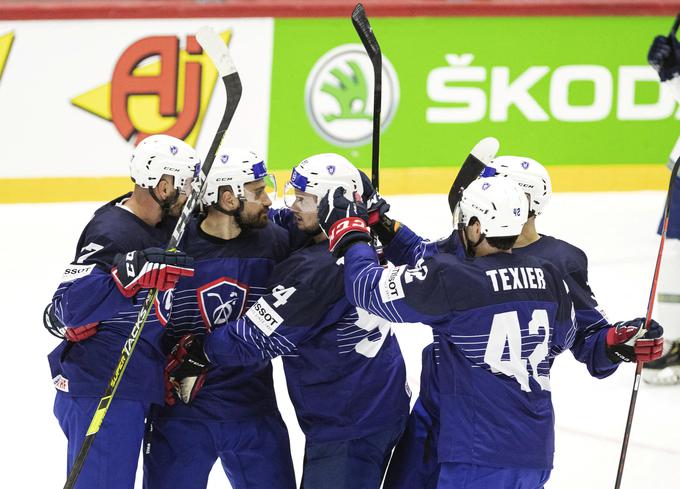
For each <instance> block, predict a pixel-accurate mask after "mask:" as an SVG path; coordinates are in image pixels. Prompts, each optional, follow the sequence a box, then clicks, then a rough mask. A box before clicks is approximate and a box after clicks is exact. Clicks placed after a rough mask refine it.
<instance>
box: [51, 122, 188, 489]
mask: <svg viewBox="0 0 680 489" xmlns="http://www.w3.org/2000/svg"><path fill="white" fill-rule="evenodd" d="M198 165H199V158H198V156H197V155H196V153H195V151H194V150H193V149H192V148H191V147H190V146H189V145H187V144H186V143H184V142H183V141H181V140H179V139H176V138H173V137H170V136H163V135H159V136H150V137H148V138H146V139H145V140H144V141H142V142H141V143H140V144H139V145H138V146H137V148H135V150H134V152H133V155H132V160H131V163H130V175H131V177H132V180H133V182H134V183H135V187H134V190H133V192H132V193H131V194H128V195H125V196H123V197H120V198H118V199H116V200H114V201H112V202H109V203H108V204H106V205H104V206H103V207H101V208H99V209H98V210H97V211H96V212H95V214H94V216H93V217H92V219H91V220H90V222H89V223H88V224H87V226H86V227H85V229H84V230H83V232H82V234H81V236H80V239H79V241H78V245H77V248H76V254H75V258H74V260H73V262H72V263H71V264H70V265H69V266H68V267H67V268H66V270H65V272H64V276H63V278H62V282H61V284H60V285H59V287H58V288H57V291H56V292H55V294H54V297H53V299H52V303H51V305H50V306H48V310H47V311H46V315H45V316H46V319H47V321H48V323H50V324H53V325H62V326H65V327H66V333H65V337H66V339H67V341H63V342H62V343H61V344H60V345H59V346H58V347H57V348H56V349H55V350H54V351H53V352H52V353H50V355H49V363H50V368H51V371H52V377H53V381H54V385H55V387H56V388H57V394H56V399H55V403H54V414H55V415H56V417H57V419H58V420H59V425H60V426H61V428H62V430H63V431H64V434H65V435H66V437H67V439H68V457H67V461H68V465H67V468H68V470H69V471H70V469H71V466H72V464H73V462H74V460H75V458H76V455H77V454H78V451H79V449H80V446H81V444H82V442H83V439H84V437H85V432H86V430H87V428H88V426H89V424H90V421H91V420H92V416H93V414H94V411H95V408H96V406H97V404H98V402H99V398H100V397H101V396H102V394H103V393H104V391H105V389H106V385H107V383H108V382H109V380H110V378H111V376H112V374H113V371H114V368H115V367H116V364H117V362H118V359H119V358H120V355H121V350H122V347H123V344H124V342H125V339H126V338H127V336H128V334H129V333H130V331H131V329H132V327H133V325H134V324H135V321H136V319H137V315H138V313H139V310H140V308H141V307H142V304H143V303H144V300H145V298H146V294H147V293H148V289H150V288H157V289H159V290H169V289H171V288H172V287H174V286H175V284H176V283H177V281H178V279H179V278H180V277H182V276H190V275H191V274H192V273H193V269H192V260H191V259H190V258H189V257H188V256H187V255H185V254H184V253H181V252H166V251H165V249H164V248H163V247H164V246H165V244H166V243H167V241H168V239H169V237H170V230H169V229H168V226H166V225H165V221H166V220H167V218H172V216H175V217H177V216H178V215H179V213H180V211H181V206H182V205H183V203H184V202H185V201H186V198H187V195H186V194H187V192H188V191H189V189H190V184H191V181H192V178H193V176H194V174H195V171H196V170H197V168H198ZM162 334H163V328H162V327H161V325H160V324H159V322H158V319H157V317H156V316H155V314H153V313H152V314H150V315H149V317H148V319H147V321H146V326H145V328H144V330H143V332H142V334H141V337H140V338H139V341H138V343H137V346H136V349H135V351H134V355H132V356H131V358H130V362H129V364H128V367H127V370H126V371H125V374H124V376H123V378H122V380H121V383H120V386H119V388H118V390H117V392H116V395H115V397H114V398H113V400H112V402H111V405H110V407H109V410H108V414H107V416H106V418H105V419H104V421H103V424H102V425H101V428H100V429H99V432H98V434H97V438H96V439H95V441H94V443H93V445H92V447H91V449H90V451H89V453H88V456H87V458H86V460H85V464H84V466H83V469H82V471H81V473H80V476H79V478H78V481H77V484H76V487H78V488H83V489H85V488H87V489H92V488H99V489H104V488H109V489H125V488H130V489H132V488H133V487H134V480H135V472H136V467H137V460H138V458H139V449H140V446H141V443H142V437H143V435H144V421H145V416H146V415H147V413H148V412H149V409H150V406H151V404H152V403H162V402H163V399H164V395H163V392H164V383H163V365H164V361H165V355H164V354H163V351H162V349H161V346H162V345H161V336H162Z"/></svg>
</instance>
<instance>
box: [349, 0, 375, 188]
mask: <svg viewBox="0 0 680 489" xmlns="http://www.w3.org/2000/svg"><path fill="white" fill-rule="evenodd" d="M352 24H354V28H355V29H356V31H357V34H359V39H361V43H362V44H363V45H364V49H366V54H368V58H369V59H370V60H371V64H372V65H373V144H372V148H371V149H372V154H371V183H372V184H373V188H374V189H375V190H376V191H377V190H378V186H379V184H380V174H379V166H380V104H381V101H382V53H381V52H380V45H379V44H378V40H377V39H376V38H375V34H373V29H372V28H371V24H370V23H369V22H368V17H366V11H365V10H364V6H363V5H361V4H360V3H357V5H356V7H354V10H353V11H352Z"/></svg>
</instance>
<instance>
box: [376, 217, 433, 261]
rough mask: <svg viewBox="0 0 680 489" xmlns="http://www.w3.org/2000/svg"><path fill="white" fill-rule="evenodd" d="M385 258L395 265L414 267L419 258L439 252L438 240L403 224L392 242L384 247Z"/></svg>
mask: <svg viewBox="0 0 680 489" xmlns="http://www.w3.org/2000/svg"><path fill="white" fill-rule="evenodd" d="M383 251H384V253H385V258H387V259H388V260H389V261H391V262H392V263H394V264H395V265H409V266H411V267H414V266H415V265H416V263H418V260H421V259H425V258H429V257H431V256H434V255H436V254H437V253H439V248H438V247H437V243H436V242H431V241H428V240H426V239H424V238H421V237H420V236H418V235H417V234H416V233H414V232H413V231H412V230H411V229H410V228H408V227H406V226H404V225H401V226H400V227H399V230H398V231H397V234H395V235H394V238H392V241H390V244H389V245H387V246H386V247H385V248H384V249H383Z"/></svg>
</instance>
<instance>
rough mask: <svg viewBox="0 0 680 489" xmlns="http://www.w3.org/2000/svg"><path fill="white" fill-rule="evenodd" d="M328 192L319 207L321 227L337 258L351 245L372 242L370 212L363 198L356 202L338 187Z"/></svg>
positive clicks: (357, 199)
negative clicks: (369, 225) (369, 226)
mask: <svg viewBox="0 0 680 489" xmlns="http://www.w3.org/2000/svg"><path fill="white" fill-rule="evenodd" d="M332 195H333V196H332V197H331V191H328V192H326V195H325V196H324V197H323V199H321V202H319V206H318V210H317V212H318V216H319V226H321V229H323V232H324V233H325V234H326V236H328V249H329V250H330V252H331V253H333V255H335V256H338V257H340V256H342V255H343V254H344V253H345V250H346V249H347V247H348V246H349V245H351V244H352V243H356V242H359V241H361V242H365V243H370V242H371V231H370V229H369V228H368V224H367V221H368V211H367V210H366V206H365V205H364V203H363V202H362V201H361V196H359V195H358V194H357V195H355V196H354V200H353V201H352V200H349V199H348V198H347V197H345V189H343V188H342V187H337V188H336V189H335V190H333V193H332Z"/></svg>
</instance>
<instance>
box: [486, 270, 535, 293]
mask: <svg viewBox="0 0 680 489" xmlns="http://www.w3.org/2000/svg"><path fill="white" fill-rule="evenodd" d="M486 275H487V276H488V277H489V278H490V279H491V284H492V285H493V290H494V292H499V291H501V290H503V291H506V290H517V289H545V276H544V274H543V270H542V269H540V268H532V267H526V268H525V267H517V268H499V269H498V270H488V271H487V272H486Z"/></svg>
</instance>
